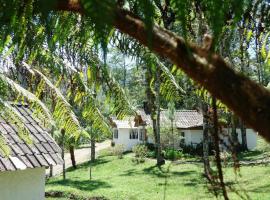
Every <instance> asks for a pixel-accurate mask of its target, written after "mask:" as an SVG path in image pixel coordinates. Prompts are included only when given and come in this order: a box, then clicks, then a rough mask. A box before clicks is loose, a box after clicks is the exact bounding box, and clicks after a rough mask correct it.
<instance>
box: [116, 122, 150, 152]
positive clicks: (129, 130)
mask: <svg viewBox="0 0 270 200" xmlns="http://www.w3.org/2000/svg"><path fill="white" fill-rule="evenodd" d="M113 122H114V128H113V142H114V143H115V145H117V144H120V145H124V148H125V151H130V150H132V147H133V146H135V145H137V144H142V143H144V142H145V141H146V130H145V128H144V126H140V127H137V126H135V122H134V120H132V119H131V120H113Z"/></svg>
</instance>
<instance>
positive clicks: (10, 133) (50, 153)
mask: <svg viewBox="0 0 270 200" xmlns="http://www.w3.org/2000/svg"><path fill="white" fill-rule="evenodd" d="M11 106H13V107H14V108H15V109H16V111H17V112H19V113H20V114H21V115H22V116H23V121H24V125H25V127H27V128H28V130H29V132H30V138H31V139H32V144H27V143H26V142H25V141H23V140H22V139H21V138H20V137H19V135H18V131H17V128H16V126H15V125H14V124H10V123H8V122H6V121H5V120H3V119H2V118H1V117H0V134H1V135H2V136H3V138H4V139H5V142H6V144H7V145H8V146H9V148H10V150H11V152H10V154H9V155H8V156H4V155H3V154H1V151H0V171H14V170H22V169H26V168H36V167H48V166H50V165H57V164H62V159H61V149H60V147H59V146H58V145H57V144H56V142H55V141H54V139H53V138H52V137H51V136H50V134H49V133H48V131H46V130H45V129H44V128H43V127H42V126H41V125H40V123H39V122H38V121H37V120H35V119H34V118H33V111H32V110H31V108H30V107H29V106H27V105H20V104H11Z"/></svg>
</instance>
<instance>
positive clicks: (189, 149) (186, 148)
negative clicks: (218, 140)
mask: <svg viewBox="0 0 270 200" xmlns="http://www.w3.org/2000/svg"><path fill="white" fill-rule="evenodd" d="M181 148H182V151H183V153H185V154H190V155H192V156H202V155H203V143H202V142H201V143H198V144H196V145H194V144H193V145H183V146H181ZM208 149H209V152H208V154H209V155H213V150H214V146H213V144H212V143H209V148H208Z"/></svg>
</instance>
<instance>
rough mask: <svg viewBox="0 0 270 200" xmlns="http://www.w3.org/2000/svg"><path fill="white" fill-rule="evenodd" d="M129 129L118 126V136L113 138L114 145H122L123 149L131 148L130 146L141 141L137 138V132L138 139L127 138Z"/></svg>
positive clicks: (128, 149)
mask: <svg viewBox="0 0 270 200" xmlns="http://www.w3.org/2000/svg"><path fill="white" fill-rule="evenodd" d="M129 131H130V128H119V129H118V138H117V139H116V138H113V141H114V142H115V145H117V144H120V145H124V148H125V151H130V150H132V147H133V146H135V145H137V144H141V143H142V142H143V141H140V140H139V134H138V139H130V138H129Z"/></svg>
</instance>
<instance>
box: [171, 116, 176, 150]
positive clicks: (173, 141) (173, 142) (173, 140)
mask: <svg viewBox="0 0 270 200" xmlns="http://www.w3.org/2000/svg"><path fill="white" fill-rule="evenodd" d="M171 131H172V144H173V149H175V139H174V132H173V120H171Z"/></svg>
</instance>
